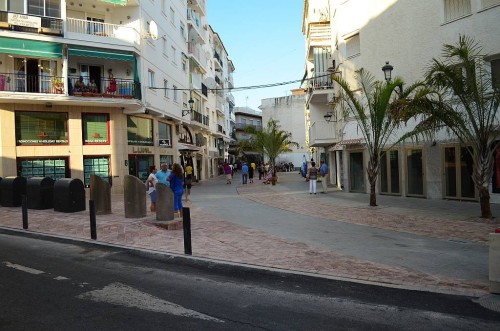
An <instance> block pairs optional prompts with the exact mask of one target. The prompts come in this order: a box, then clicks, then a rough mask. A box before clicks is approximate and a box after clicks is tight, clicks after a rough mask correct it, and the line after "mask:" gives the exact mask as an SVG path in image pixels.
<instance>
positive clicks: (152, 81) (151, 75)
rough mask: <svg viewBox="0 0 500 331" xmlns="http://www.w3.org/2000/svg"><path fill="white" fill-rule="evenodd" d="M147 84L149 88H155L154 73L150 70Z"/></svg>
mask: <svg viewBox="0 0 500 331" xmlns="http://www.w3.org/2000/svg"><path fill="white" fill-rule="evenodd" d="M148 84H149V88H152V87H154V86H155V73H154V71H152V70H151V69H149V70H148Z"/></svg>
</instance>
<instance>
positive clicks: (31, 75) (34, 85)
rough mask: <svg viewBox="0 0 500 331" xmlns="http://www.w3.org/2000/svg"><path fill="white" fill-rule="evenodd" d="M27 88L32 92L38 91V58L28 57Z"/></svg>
mask: <svg viewBox="0 0 500 331" xmlns="http://www.w3.org/2000/svg"><path fill="white" fill-rule="evenodd" d="M26 78H27V81H26V90H27V92H31V93H38V92H39V91H38V84H39V82H38V60H35V59H27V61H26Z"/></svg>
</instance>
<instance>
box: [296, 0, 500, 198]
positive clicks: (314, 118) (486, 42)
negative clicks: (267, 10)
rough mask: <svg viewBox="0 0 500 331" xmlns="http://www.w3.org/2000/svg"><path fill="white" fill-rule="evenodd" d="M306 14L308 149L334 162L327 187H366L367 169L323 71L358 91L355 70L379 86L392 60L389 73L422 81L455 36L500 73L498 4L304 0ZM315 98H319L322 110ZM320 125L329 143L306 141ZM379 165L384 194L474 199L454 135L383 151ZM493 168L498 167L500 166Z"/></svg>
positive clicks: (355, 133) (480, 0) (359, 140)
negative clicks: (467, 40)
mask: <svg viewBox="0 0 500 331" xmlns="http://www.w3.org/2000/svg"><path fill="white" fill-rule="evenodd" d="M303 14H304V15H303V33H304V36H305V40H306V67H307V70H306V73H305V77H307V78H308V80H307V85H306V86H307V93H308V98H307V99H306V102H305V105H306V112H307V113H308V114H307V116H308V117H306V119H307V120H308V123H309V144H310V146H320V145H319V144H320V143H321V144H322V146H321V148H322V150H321V153H324V154H325V155H327V159H328V160H329V162H330V164H333V165H335V166H334V167H330V168H331V174H330V175H331V176H330V178H331V181H332V184H335V185H337V186H338V187H341V188H343V189H345V190H348V191H352V192H367V191H368V190H369V185H368V181H367V176H366V170H365V169H366V162H367V160H368V154H367V151H366V149H365V146H364V143H363V137H362V135H361V131H360V130H359V128H358V126H357V123H356V122H353V121H350V120H344V119H343V118H342V116H341V114H340V110H339V108H340V107H336V105H337V103H338V97H339V90H338V86H336V84H333V83H332V82H331V81H328V77H329V76H328V75H326V76H324V75H323V74H322V73H323V72H324V68H325V67H326V71H327V72H329V73H331V74H332V75H340V76H341V77H343V78H344V79H346V80H347V81H348V82H349V84H350V85H351V86H356V81H355V71H356V70H357V69H359V68H365V69H366V70H368V71H369V72H371V73H372V74H373V75H374V76H375V77H376V79H378V80H381V81H382V80H384V76H383V72H382V71H381V68H382V66H383V65H384V64H385V62H387V61H389V62H390V64H391V65H392V66H393V67H394V72H393V75H394V76H398V77H402V78H403V80H404V81H405V82H407V83H408V84H411V83H413V82H415V81H417V80H421V79H423V75H424V73H425V70H426V68H427V66H428V64H429V63H430V61H431V60H432V58H439V57H440V55H441V50H442V46H443V44H444V43H449V44H455V43H456V42H457V41H458V38H459V35H467V36H470V37H473V38H474V39H475V40H476V41H477V42H479V43H480V44H481V45H482V46H483V47H484V52H485V53H487V54H489V56H488V57H487V58H485V61H486V62H487V64H488V66H489V67H490V68H491V72H492V74H493V75H500V74H499V69H498V68H499V66H500V60H499V59H500V36H499V35H498V34H495V33H491V32H490V31H491V30H490V29H495V28H499V27H500V20H498V17H500V1H498V0H440V1H434V0H424V1H418V2H415V1H411V0H382V1H371V2H366V1H361V0H348V1H345V0H344V1H335V0H333V1H326V0H325V1H321V0H310V1H307V0H306V1H305V2H304V12H303ZM326 40H329V42H327V41H326ZM311 54H313V55H312V56H311ZM325 63H326V65H325ZM318 68H320V69H318ZM325 79H326V81H325ZM321 86H325V87H324V88H322V87H321ZM318 90H320V91H323V90H325V91H324V92H322V93H323V94H327V96H326V97H323V96H322V93H321V92H319V91H318ZM321 97H323V99H320V98H321ZM315 100H320V101H318V103H320V104H321V107H318V106H317V105H315ZM325 104H328V106H325ZM327 119H328V120H329V121H327ZM317 122H322V123H323V124H322V125H326V124H325V123H329V125H332V126H333V127H332V128H329V129H327V130H322V132H321V134H322V135H324V136H326V137H330V138H331V139H332V141H328V142H326V141H325V142H321V141H319V140H318V139H311V138H314V137H317V136H318V134H317V133H316V135H315V134H314V126H313V124H314V123H317ZM328 130H332V132H333V133H328ZM403 132H404V130H401V131H400V132H398V133H397V134H396V135H400V134H402V133H403ZM381 162H382V163H381V174H380V177H379V180H378V184H377V190H378V192H379V193H381V194H393V195H403V196H415V197H424V198H432V199H441V198H446V199H460V200H477V199H478V192H476V191H475V189H474V185H473V183H472V180H471V178H470V174H471V168H472V163H471V162H472V161H471V158H470V156H469V155H468V154H467V152H466V150H465V149H464V148H463V146H460V144H458V142H457V141H456V139H454V138H453V137H448V136H444V135H443V136H441V137H440V139H438V140H437V141H435V142H422V143H420V144H414V143H412V142H407V143H402V144H399V145H397V146H394V148H392V149H391V150H387V152H386V153H385V154H384V157H383V159H382V161H381ZM496 167H497V169H500V164H497V165H496ZM497 186H500V185H497V184H496V183H495V182H494V181H492V185H491V189H490V192H491V193H492V195H491V201H492V202H500V195H498V194H495V193H496V192H500V190H498V188H497Z"/></svg>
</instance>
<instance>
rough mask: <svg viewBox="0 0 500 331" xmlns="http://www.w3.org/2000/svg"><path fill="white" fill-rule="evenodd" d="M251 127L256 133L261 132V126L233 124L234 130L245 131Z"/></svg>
mask: <svg viewBox="0 0 500 331" xmlns="http://www.w3.org/2000/svg"><path fill="white" fill-rule="evenodd" d="M249 126H253V127H254V128H255V130H257V131H262V125H253V124H247V123H235V124H234V128H235V129H236V130H245V129H246V128H247V127H249Z"/></svg>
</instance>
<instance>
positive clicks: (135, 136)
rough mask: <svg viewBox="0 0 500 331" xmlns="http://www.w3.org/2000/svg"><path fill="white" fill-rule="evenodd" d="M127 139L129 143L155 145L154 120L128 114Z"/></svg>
mask: <svg viewBox="0 0 500 331" xmlns="http://www.w3.org/2000/svg"><path fill="white" fill-rule="evenodd" d="M127 140H128V144H129V145H138V146H153V145H154V143H153V120H152V119H149V118H143V117H136V116H127Z"/></svg>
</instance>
